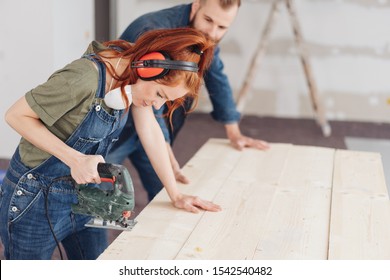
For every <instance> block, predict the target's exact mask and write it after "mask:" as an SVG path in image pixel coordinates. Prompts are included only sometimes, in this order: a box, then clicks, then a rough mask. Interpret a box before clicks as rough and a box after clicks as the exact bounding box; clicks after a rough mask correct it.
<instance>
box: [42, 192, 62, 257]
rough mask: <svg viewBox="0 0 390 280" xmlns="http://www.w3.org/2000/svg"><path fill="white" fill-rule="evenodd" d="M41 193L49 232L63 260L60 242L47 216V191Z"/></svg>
mask: <svg viewBox="0 0 390 280" xmlns="http://www.w3.org/2000/svg"><path fill="white" fill-rule="evenodd" d="M43 193H44V196H45V212H46V219H47V222H48V223H49V227H50V231H51V234H52V235H53V238H54V241H55V242H56V244H57V248H58V251H59V252H60V256H61V260H63V259H64V256H63V255H62V250H61V247H60V242H59V241H58V239H57V236H56V234H55V233H54V229H53V225H52V224H51V221H50V217H49V191H47V193H46V192H45V191H44V192H43Z"/></svg>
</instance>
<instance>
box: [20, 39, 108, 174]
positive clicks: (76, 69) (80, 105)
mask: <svg viewBox="0 0 390 280" xmlns="http://www.w3.org/2000/svg"><path fill="white" fill-rule="evenodd" d="M101 47H102V45H100V44H98V43H96V42H93V43H92V44H90V46H89V47H88V50H87V51H86V53H91V52H93V51H96V50H97V49H100V48H101ZM98 79H99V72H98V70H97V68H96V67H95V66H94V62H92V61H90V60H89V59H87V58H80V59H78V60H75V61H73V62H71V63H70V64H68V65H66V66H65V67H64V68H63V69H61V70H58V71H56V72H55V73H54V74H53V75H51V76H50V78H49V79H48V80H47V82H45V83H44V84H41V85H39V86H37V87H36V88H34V89H32V90H31V91H29V92H27V94H26V100H27V103H28V105H29V106H30V107H31V108H32V110H33V111H34V112H35V113H36V114H37V115H38V116H39V118H40V119H41V121H42V122H43V124H44V125H45V126H46V127H47V129H49V130H50V131H51V132H52V133H53V134H54V135H56V136H57V137H58V138H60V139H61V140H62V141H64V142H65V141H66V139H68V138H69V136H70V135H71V134H72V133H73V131H74V130H75V129H76V128H77V126H78V125H79V124H80V123H81V121H82V120H83V119H84V117H85V116H86V114H87V112H88V111H89V110H90V108H91V105H92V104H93V101H94V99H95V94H96V91H97V86H98ZM42 141H44V139H42ZM19 152H20V156H21V159H22V162H23V163H24V164H25V165H27V166H29V167H35V166H37V165H39V164H40V163H42V162H43V161H44V160H46V159H47V158H49V157H50V156H51V155H50V154H49V153H46V152H44V151H42V150H40V149H38V148H37V147H35V146H34V145H32V144H31V143H30V142H28V141H27V140H25V139H24V138H22V139H21V141H20V144H19Z"/></svg>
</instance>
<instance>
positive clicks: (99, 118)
mask: <svg viewBox="0 0 390 280" xmlns="http://www.w3.org/2000/svg"><path fill="white" fill-rule="evenodd" d="M84 57H85V58H88V59H90V60H92V61H94V62H95V63H96V64H97V66H98V69H99V84H98V89H97V91H96V95H95V99H94V103H93V104H92V105H91V109H90V111H89V112H88V113H87V115H86V116H85V118H84V120H83V121H82V122H81V124H80V125H79V126H78V127H77V128H76V130H75V131H74V132H73V134H72V135H71V136H70V137H69V139H68V140H67V141H66V144H67V145H68V146H71V147H73V148H74V149H75V150H77V151H80V152H82V153H84V154H100V155H103V157H105V156H106V154H107V152H108V150H109V148H110V147H111V145H112V144H113V142H115V141H116V140H117V139H118V136H119V133H120V131H121V130H122V128H123V126H124V124H125V122H126V119H127V115H124V112H125V111H124V110H113V111H112V113H111V114H110V113H108V112H107V111H106V110H105V109H104V108H103V107H102V106H101V105H100V104H101V103H102V102H103V101H102V99H103V98H104V95H105V81H106V68H105V66H104V64H103V63H102V62H100V61H98V60H97V59H96V58H95V57H94V56H93V55H87V56H84ZM43 140H44V139H43ZM73 203H77V196H76V192H75V189H74V181H73V179H72V178H71V176H70V169H69V167H68V166H66V165H65V164H64V163H63V162H61V161H60V160H59V159H57V158H56V157H54V156H51V157H50V158H48V159H47V160H46V161H44V162H43V163H42V164H40V165H38V166H37V167H35V168H32V169H31V168H28V167H26V166H25V165H24V164H23V163H22V162H21V160H20V155H19V151H18V149H17V150H16V152H15V154H14V156H13V158H12V159H11V162H10V166H9V168H8V171H7V174H6V176H5V178H4V181H3V185H2V187H1V188H0V207H1V212H0V234H1V239H2V242H3V244H4V249H5V250H4V252H5V257H6V258H7V259H51V257H52V254H53V251H54V249H55V247H56V243H55V240H54V238H53V235H52V233H51V231H50V226H49V222H48V218H47V215H48V217H49V220H50V223H51V226H52V228H53V230H54V232H55V236H56V238H57V240H58V241H59V242H62V244H63V246H64V248H65V250H66V253H67V257H68V259H96V258H97V257H98V256H99V255H100V254H101V253H102V252H103V250H104V249H105V248H106V247H107V245H108V242H107V232H106V230H104V229H96V228H86V227H85V226H84V224H85V223H86V222H87V221H88V220H89V219H90V216H85V215H79V214H73V213H72V212H71V204H73ZM46 207H47V209H46Z"/></svg>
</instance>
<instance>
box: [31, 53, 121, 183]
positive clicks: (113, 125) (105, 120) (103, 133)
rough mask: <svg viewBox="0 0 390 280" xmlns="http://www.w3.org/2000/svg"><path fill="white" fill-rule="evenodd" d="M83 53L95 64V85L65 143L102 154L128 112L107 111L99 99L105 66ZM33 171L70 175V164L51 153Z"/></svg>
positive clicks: (106, 150) (104, 80)
mask: <svg viewBox="0 0 390 280" xmlns="http://www.w3.org/2000/svg"><path fill="white" fill-rule="evenodd" d="M84 57H85V58H87V59H89V60H91V61H93V62H94V63H96V65H97V66H98V70H99V82H98V89H97V91H96V94H95V99H94V102H93V104H92V105H91V109H90V110H89V112H88V113H87V115H86V116H85V118H84V120H83V121H82V122H81V124H80V125H79V126H78V127H77V128H76V130H75V131H74V132H73V133H72V135H71V136H70V137H69V138H68V139H67V141H66V142H65V143H66V144H67V145H68V146H70V147H73V148H74V149H75V150H77V151H79V152H82V153H83V154H90V155H93V154H100V155H102V156H103V157H105V156H106V154H107V153H108V150H109V149H110V148H111V146H112V144H113V143H114V142H116V141H117V140H118V137H119V134H120V131H121V130H122V128H123V126H124V124H125V122H126V119H127V116H126V115H124V113H125V112H124V110H112V112H111V113H109V112H107V111H106V110H105V109H104V108H103V106H102V102H103V99H104V95H105V84H106V67H105V65H104V63H103V62H102V61H101V60H99V59H97V58H96V57H95V56H94V55H86V56H84ZM48 167H49V168H50V169H51V170H50V172H47V170H48ZM32 171H33V172H38V173H45V174H48V175H49V174H50V175H49V176H50V177H51V176H53V177H52V178H57V177H62V176H64V175H65V176H66V175H70V170H69V167H68V166H66V165H65V164H64V163H62V162H61V161H60V160H58V159H57V158H56V157H54V156H51V157H50V158H49V159H47V160H46V161H45V162H43V163H42V164H40V165H39V166H37V167H36V168H34V169H33V170H32Z"/></svg>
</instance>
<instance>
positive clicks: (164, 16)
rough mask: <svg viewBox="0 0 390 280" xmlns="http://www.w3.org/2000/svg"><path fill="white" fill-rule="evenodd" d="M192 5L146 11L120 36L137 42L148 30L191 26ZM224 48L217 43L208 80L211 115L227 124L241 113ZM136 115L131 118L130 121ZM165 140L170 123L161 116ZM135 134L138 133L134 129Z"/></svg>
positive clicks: (158, 119) (206, 75) (159, 113)
mask: <svg viewBox="0 0 390 280" xmlns="http://www.w3.org/2000/svg"><path fill="white" fill-rule="evenodd" d="M191 5H192V4H186V5H178V6H174V7H172V8H168V9H164V10H160V11H156V12H151V13H147V14H144V15H142V16H140V17H138V18H137V19H136V20H134V21H133V22H132V23H131V24H130V25H129V26H128V27H127V28H126V30H125V31H124V32H123V34H122V35H121V36H120V39H123V40H126V41H129V42H135V41H136V39H137V38H138V37H139V36H140V35H141V34H142V33H144V32H145V31H148V30H154V29H162V28H178V27H187V26H189V24H190V22H189V18H190V12H191ZM219 53H220V49H219V47H218V46H217V47H216V48H215V52H214V58H213V61H212V63H211V65H210V68H209V69H208V70H207V71H206V74H205V77H204V81H205V86H206V88H207V91H208V93H209V96H210V100H211V103H212V105H213V111H212V112H211V116H212V117H213V118H214V119H215V120H216V121H219V122H221V123H224V124H229V123H236V122H238V121H239V119H240V113H239V112H238V111H237V109H236V105H235V102H234V99H233V92H232V89H231V87H230V84H229V81H228V78H227V76H226V75H225V74H224V73H223V68H224V65H223V62H222V60H221V59H220V57H219ZM163 110H164V106H163V107H162V108H161V109H160V110H158V111H155V113H156V115H160V116H161V115H162V112H163ZM131 121H132V118H131V117H129V120H128V122H131ZM157 121H158V122H159V124H160V126H161V128H162V130H163V133H164V137H165V139H166V140H167V141H168V142H170V141H171V139H170V133H169V129H168V127H167V123H166V122H165V120H164V119H163V118H162V117H157ZM133 128H134V126H133V125H131V126H128V127H125V129H124V130H128V129H133ZM132 133H134V132H132ZM132 133H131V132H130V131H124V134H127V135H129V136H130V135H131V134H132Z"/></svg>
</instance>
